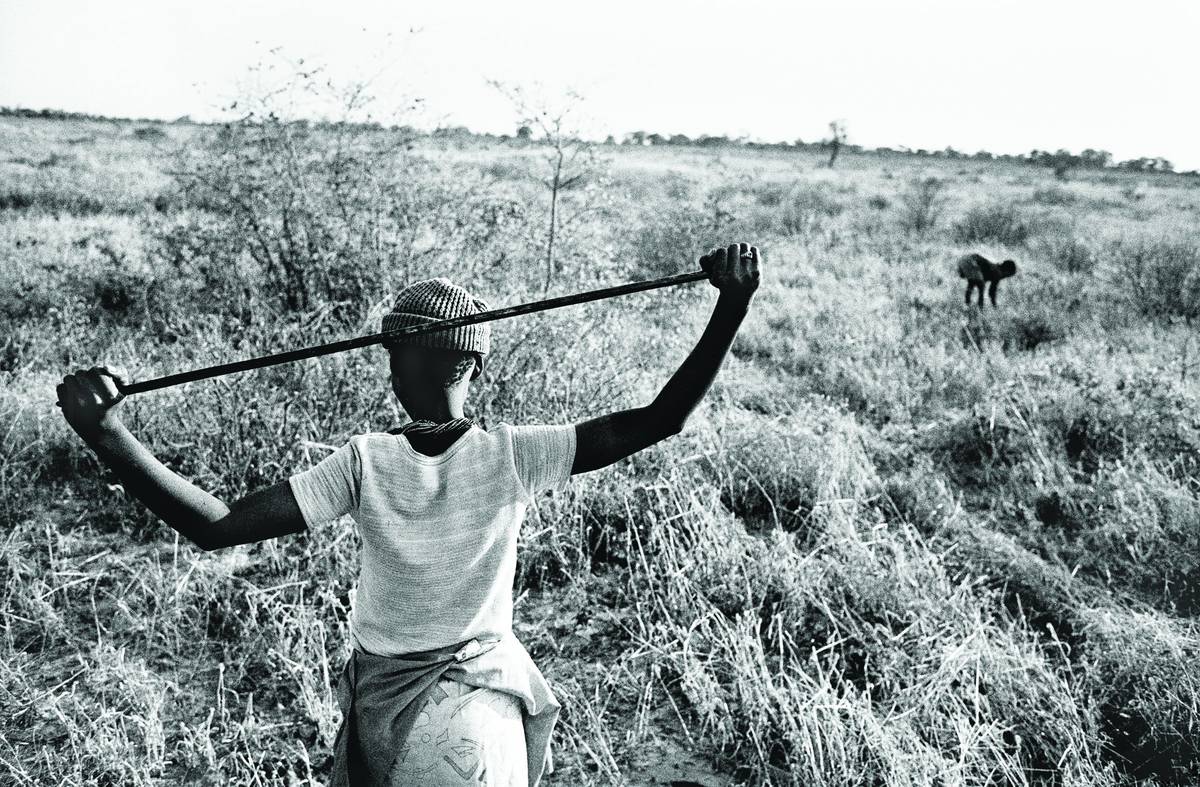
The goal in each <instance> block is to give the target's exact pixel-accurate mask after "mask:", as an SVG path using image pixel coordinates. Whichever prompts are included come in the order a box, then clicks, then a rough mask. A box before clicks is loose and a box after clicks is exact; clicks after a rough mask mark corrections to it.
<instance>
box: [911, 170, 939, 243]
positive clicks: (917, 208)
mask: <svg viewBox="0 0 1200 787" xmlns="http://www.w3.org/2000/svg"><path fill="white" fill-rule="evenodd" d="M944 187H945V184H944V183H943V182H942V181H941V180H939V179H938V178H934V177H928V178H916V179H914V180H912V181H911V182H910V183H909V185H908V189H907V190H906V191H904V192H903V193H902V194H901V197H900V226H901V227H903V228H904V229H905V230H907V231H908V232H925V231H927V230H930V229H932V228H933V227H934V225H935V224H937V220H938V217H939V216H940V215H941V212H942V210H943V208H944V205H945V197H944V196H943V194H942V189H943V188H944Z"/></svg>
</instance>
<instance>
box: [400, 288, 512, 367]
mask: <svg viewBox="0 0 1200 787" xmlns="http://www.w3.org/2000/svg"><path fill="white" fill-rule="evenodd" d="M487 310H488V304H487V302H486V301H484V300H482V299H480V298H476V297H475V296H473V295H471V293H469V292H467V291H466V290H465V289H463V288H462V287H459V286H458V285H457V284H454V283H453V282H451V281H450V280H449V279H447V278H445V277H442V276H438V277H436V278H433V279H422V280H421V281H417V282H413V283H412V284H410V285H409V286H407V287H405V288H404V289H403V290H401V291H400V294H399V295H397V296H396V303H395V305H394V306H393V307H392V311H391V312H389V313H388V314H385V315H384V316H383V330H384V331H393V330H396V329H397V328H407V327H410V326H413V325H424V324H427V323H431V322H438V321H439V320H448V319H451V318H453V317H466V316H469V315H472V314H479V313H480V312H485V311H487ZM491 338H492V327H491V326H490V325H488V324H487V323H476V324H475V325H460V326H458V327H457V328H450V329H447V330H443V331H435V332H433V333H423V334H418V335H416V336H402V337H400V338H398V339H396V340H393V341H387V342H384V346H385V347H394V346H395V345H397V344H410V345H414V346H417V347H437V348H441V349H446V350H461V351H463V352H475V353H479V354H480V355H487V354H488V350H489V349H490V347H491Z"/></svg>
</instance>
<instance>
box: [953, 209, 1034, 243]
mask: <svg viewBox="0 0 1200 787" xmlns="http://www.w3.org/2000/svg"><path fill="white" fill-rule="evenodd" d="M1030 234H1031V225H1030V222H1029V220H1028V219H1027V218H1026V217H1025V216H1024V215H1022V214H1021V212H1020V211H1018V210H1017V208H1016V206H1014V205H1012V204H1011V203H1010V204H993V205H980V206H976V207H974V208H971V209H970V210H968V211H967V213H966V215H965V216H963V217H962V218H961V219H959V220H958V222H956V223H955V225H954V239H955V241H957V242H959V243H976V242H995V243H1002V244H1004V245H1006V246H1019V245H1021V244H1022V243H1024V242H1025V241H1026V240H1028V239H1029V236H1030Z"/></svg>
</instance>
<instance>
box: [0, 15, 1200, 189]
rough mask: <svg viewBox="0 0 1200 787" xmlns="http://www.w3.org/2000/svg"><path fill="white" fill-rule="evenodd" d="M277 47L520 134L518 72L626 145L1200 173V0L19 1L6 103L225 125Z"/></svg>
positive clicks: (339, 73)
mask: <svg viewBox="0 0 1200 787" xmlns="http://www.w3.org/2000/svg"><path fill="white" fill-rule="evenodd" d="M412 30H415V31H416V32H410V31H412ZM275 47H279V48H281V51H282V53H283V54H284V55H286V56H288V57H290V58H292V59H298V58H304V59H305V62H306V64H309V65H311V64H314V63H315V64H322V65H324V66H326V68H327V69H328V71H329V73H330V74H332V75H333V76H334V77H335V78H337V79H339V80H348V79H354V78H363V77H368V76H374V77H375V82H374V83H373V85H374V88H375V90H376V92H379V93H382V100H383V101H385V102H386V101H389V100H392V99H395V100H396V103H399V99H398V96H399V95H400V94H401V93H402V92H407V93H409V94H411V95H414V96H420V97H422V98H423V99H425V101H426V106H427V107H428V110H429V112H428V113H427V117H436V118H438V119H440V120H441V121H443V122H447V123H451V124H461V125H466V126H468V127H470V128H472V129H475V130H479V131H493V132H498V133H510V134H511V133H512V132H513V130H514V128H515V126H516V123H515V115H514V112H513V110H512V108H511V106H510V105H509V104H508V103H507V102H506V100H505V99H504V98H502V97H501V96H500V95H499V94H498V93H497V92H496V91H495V90H494V89H493V88H491V87H489V86H488V85H487V80H488V79H499V80H504V81H508V82H516V83H524V84H528V85H532V84H534V83H535V82H536V83H541V85H542V86H543V90H544V91H546V92H547V93H548V94H550V95H561V93H562V91H563V90H564V89H565V88H574V89H575V90H576V91H578V92H579V93H581V94H582V95H583V96H584V98H585V103H584V105H583V106H584V108H585V110H586V114H587V117H589V118H590V119H591V125H590V131H591V132H592V133H595V134H600V135H603V134H608V133H612V134H614V135H616V136H617V137H618V138H619V137H620V136H621V135H622V134H624V133H627V132H629V131H634V130H645V131H651V132H659V133H662V134H670V133H682V134H687V135H689V136H697V135H699V134H704V133H712V134H728V135H731V136H739V135H747V136H750V137H752V138H756V139H764V140H769V141H779V140H795V139H796V138H801V139H804V140H806V141H815V140H818V139H820V138H821V137H822V136H824V135H825V134H826V132H827V124H828V122H829V121H830V120H832V119H835V118H838V119H844V120H845V123H846V127H847V129H848V131H849V135H850V141H851V142H855V143H859V144H863V145H867V146H871V147H874V146H879V145H887V146H892V147H898V146H908V147H911V148H927V149H940V148H943V147H945V146H947V145H951V146H953V147H955V148H957V149H959V150H964V151H967V152H973V151H975V150H978V149H980V148H983V149H987V150H992V151H994V152H1006V153H1021V152H1026V151H1028V150H1030V149H1033V148H1041V149H1057V148H1060V147H1065V148H1068V149H1071V150H1073V151H1079V150H1081V149H1083V148H1086V147H1092V148H1100V149H1105V150H1109V151H1111V152H1112V153H1113V154H1114V155H1115V156H1116V157H1117V158H1118V159H1125V158H1133V157H1138V156H1163V157H1165V158H1167V159H1170V160H1171V161H1172V162H1173V163H1174V164H1175V166H1176V168H1178V169H1197V168H1200V101H1197V98H1196V96H1197V93H1200V87H1198V82H1200V2H1197V0H1139V2H1130V1H1127V2H1119V3H1118V2H1110V1H1109V0H1091V1H1090V2H1084V1H1082V0H1081V1H1076V0H973V1H972V0H914V1H913V2H889V1H888V0H828V1H827V2H819V3H817V2H808V1H807V0H797V1H794V2H756V1H755V0H738V2H725V1H721V2H717V1H716V0H712V1H710V2H705V1H704V0H691V2H655V1H654V0H607V2H591V3H578V2H575V3H572V2H569V0H504V1H503V2H496V1H495V0H492V2H466V1H465V0H438V1H437V2H405V1H403V0H392V2H371V1H370V0H353V1H350V0H325V2H310V1H309V0H290V1H289V2H284V1H282V0H265V1H263V2H250V1H249V0H239V1H234V0H193V2H190V3H186V4H185V3H177V2H171V0H106V1H105V2H99V1H98V0H95V1H91V2H89V0H0V105H8V106H24V107H32V108H38V109H40V108H43V107H50V108H58V109H67V110H74V111H82V112H91V113H97V114H110V115H121V116H145V117H161V118H167V119H169V118H174V117H178V116H180V115H185V114H186V115H192V116H193V117H196V118H211V117H214V116H215V114H216V113H217V112H218V110H219V109H220V108H221V107H222V106H224V105H227V104H228V103H229V101H230V100H232V99H233V98H234V97H236V96H237V95H238V93H239V90H240V89H241V88H240V87H239V85H244V84H245V80H246V78H247V75H248V73H249V67H250V66H251V65H253V64H254V63H256V62H260V61H263V60H269V59H270V58H271V55H270V54H269V51H270V50H271V49H272V48H275ZM275 62H280V61H279V60H278V59H277V58H276V60H275Z"/></svg>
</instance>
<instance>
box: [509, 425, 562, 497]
mask: <svg viewBox="0 0 1200 787" xmlns="http://www.w3.org/2000/svg"><path fill="white" fill-rule="evenodd" d="M512 442H513V463H514V464H515V465H516V468H517V478H519V479H520V481H521V483H522V484H523V485H524V486H525V491H526V492H528V493H529V496H530V497H531V498H532V497H533V496H534V495H536V494H538V493H539V492H544V491H546V490H547V489H561V488H562V487H564V486H566V484H567V481H569V480H571V465H573V464H574V463H575V424H547V425H543V424H533V425H524V426H514V427H512Z"/></svg>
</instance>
